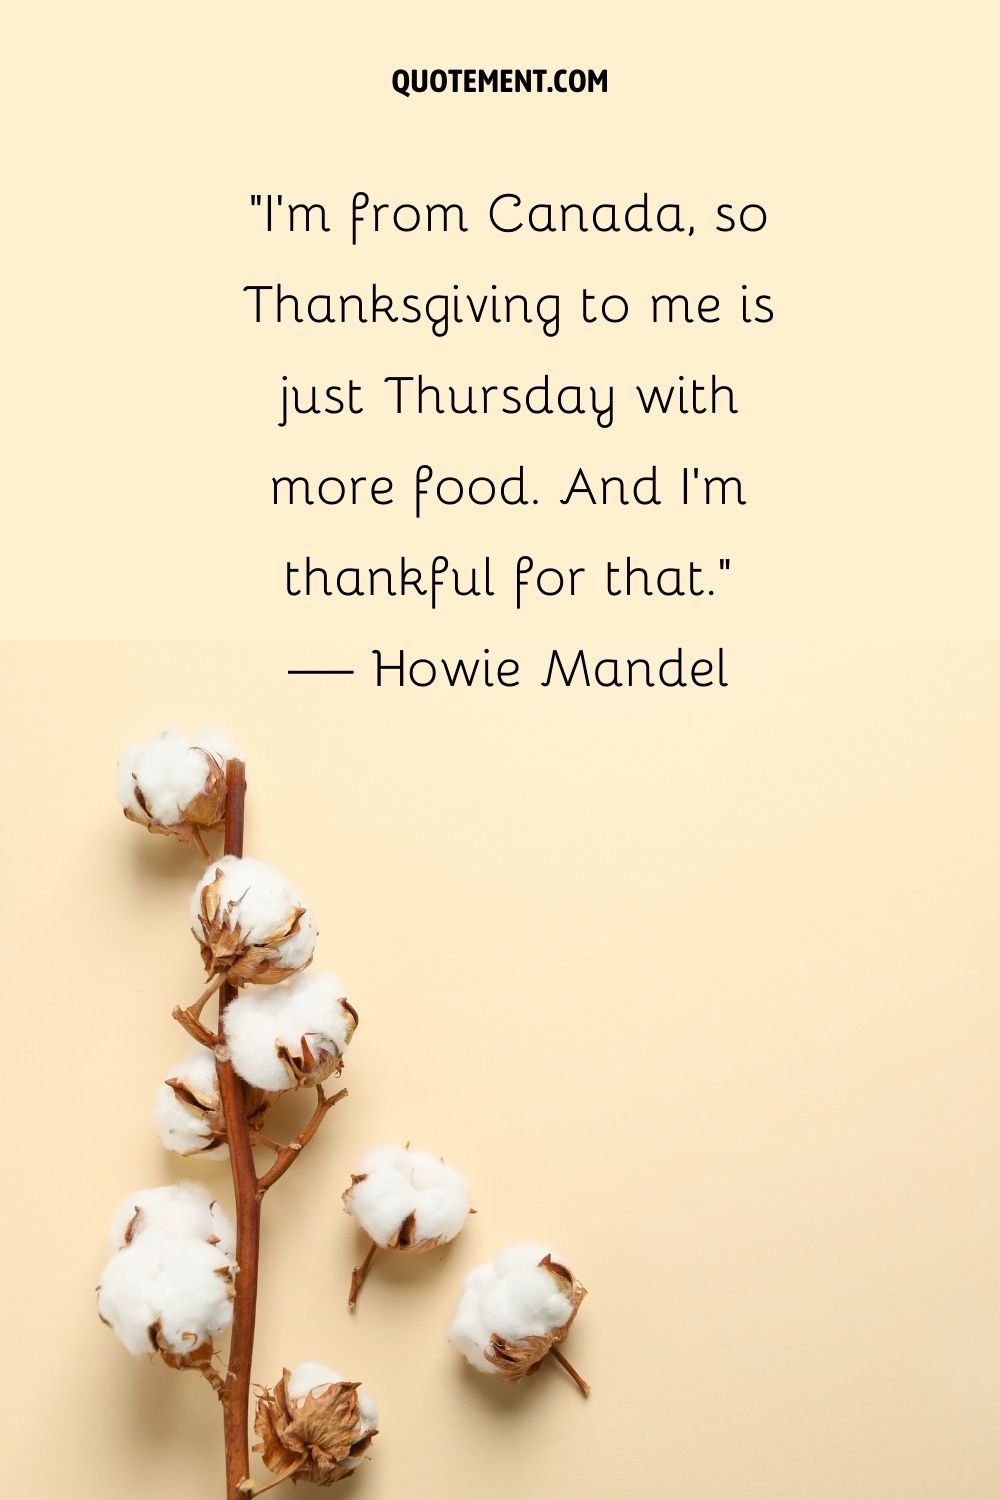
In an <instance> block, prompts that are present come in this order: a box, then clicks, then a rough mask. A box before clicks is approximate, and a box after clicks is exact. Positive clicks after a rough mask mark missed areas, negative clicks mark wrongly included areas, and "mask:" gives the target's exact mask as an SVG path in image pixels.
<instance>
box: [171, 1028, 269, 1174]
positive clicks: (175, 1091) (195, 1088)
mask: <svg viewBox="0 0 1000 1500" xmlns="http://www.w3.org/2000/svg"><path fill="white" fill-rule="evenodd" d="M246 1102H247V1120H248V1123H249V1125H250V1135H251V1138H252V1139H253V1138H256V1136H258V1135H259V1134H260V1131H261V1128H262V1126H263V1122H264V1115H265V1114H266V1112H267V1109H268V1106H269V1104H270V1102H271V1101H270V1099H268V1098H267V1097H266V1096H265V1095H262V1094H261V1093H260V1091H259V1090H251V1091H249V1092H248V1095H247V1101H246ZM153 1122H154V1124H155V1126H156V1133H157V1135H158V1136H159V1137H160V1140H161V1142H162V1143H163V1145H164V1146H166V1148H167V1150H168V1151H176V1152H177V1153H178V1154H179V1155H181V1156H217V1157H220V1158H222V1157H225V1156H227V1155H228V1154H229V1149H228V1147H227V1145H226V1120H225V1115H224V1114H223V1110H222V1100H221V1099H220V1097H219V1080H218V1076H217V1074H216V1071H215V1057H214V1055H213V1053H211V1052H210V1051H209V1049H208V1048H207V1047H195V1049H194V1051H193V1052H191V1053H190V1054H189V1055H188V1056H187V1057H186V1058H185V1060H184V1061H183V1062H182V1063H180V1064H178V1066H177V1067H176V1068H175V1069H174V1071H173V1073H172V1074H171V1075H170V1077H169V1078H168V1079H167V1081H166V1082H165V1083H161V1084H160V1087H159V1088H158V1089H157V1091H156V1097H155V1100H154V1103H153Z"/></svg>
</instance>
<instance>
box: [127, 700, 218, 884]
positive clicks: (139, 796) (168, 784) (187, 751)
mask: <svg viewBox="0 0 1000 1500" xmlns="http://www.w3.org/2000/svg"><path fill="white" fill-rule="evenodd" d="M236 753H237V751H236V747H235V746H234V745H233V743H232V741H231V740H230V739H229V736H228V735H227V734H225V732H224V731H223V730H221V729H215V728H212V727H210V726H207V725H206V726H204V727H203V728H201V729H199V730H198V732H197V733H196V734H195V735H194V737H193V738H191V739H189V738H188V737H187V735H184V734H180V733H179V732H178V730H176V729H165V730H164V731H163V733H162V734H158V735H155V736H154V738H153V739H151V740H145V741H144V742H143V743H142V744H139V745H129V746H128V747H127V748H126V749H125V751H124V752H123V753H122V756H121V758H120V760H119V762H118V776H117V792H118V800H119V802H120V803H121V805H122V808H123V810H124V812H125V816H126V818H130V819H131V821H132V822H133V823H141V824H142V826H143V827H144V828H147V829H149V831H150V832H151V833H170V834H174V835H175V836H176V837H177V838H179V839H180V840H181V841H182V842H183V843H195V844H197V845H198V847H199V849H200V850H201V851H202V853H203V854H204V855H205V857H206V858H207V857H208V850H207V849H206V848H205V844H204V841H203V839H202V832H203V831H204V830H206V829H211V828H221V826H222V824H223V821H224V819H225V816H226V761H227V760H229V759H232V758H233V757H234V756H235V755H236Z"/></svg>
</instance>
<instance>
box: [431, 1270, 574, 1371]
mask: <svg viewBox="0 0 1000 1500" xmlns="http://www.w3.org/2000/svg"><path fill="white" fill-rule="evenodd" d="M585 1296H586V1290H585V1288H584V1287H582V1286H581V1285H580V1283H579V1282H578V1281H577V1279H576V1277H575V1276H574V1275H573V1273H572V1271H570V1270H568V1269H567V1268H566V1266H564V1265H562V1264H561V1263H560V1262H559V1261H558V1260H556V1258H555V1257H554V1255H553V1253H552V1251H550V1250H546V1249H545V1247H544V1246H543V1245H534V1244H523V1245H514V1246H512V1247H511V1249H509V1250H503V1251H501V1253H500V1254H499V1255H498V1256H497V1257H496V1258H495V1259H494V1260H491V1261H488V1262H487V1263H486V1265H482V1266H477V1267H476V1269H475V1270H474V1271H470V1272H469V1274H468V1276H466V1278H465V1284H464V1287H463V1290H462V1296H461V1298H460V1300H459V1304H458V1308H457V1310H456V1313H455V1317H454V1320H453V1322H452V1325H451V1327H450V1328H449V1330H448V1338H449V1339H450V1341H451V1342H452V1343H453V1344H454V1345H455V1347H456V1349H459V1350H460V1351H461V1353H462V1354H464V1355H465V1357H466V1359H467V1360H468V1361H469V1363H470V1364H471V1365H475V1367H476V1369H477V1370H482V1371H484V1372H485V1373H486V1374H500V1375H502V1376H503V1377H504V1379H505V1380H510V1381H517V1380H523V1379H524V1377H525V1376H526V1375H532V1374H534V1372H535V1371H536V1370H537V1369H538V1367H539V1365H540V1364H541V1362H542V1360H543V1359H544V1358H545V1356H546V1355H547V1354H548V1353H549V1351H550V1350H551V1349H552V1347H553V1345H555V1344H558V1343H561V1342H562V1340H563V1339H564V1338H565V1337H566V1335H567V1333H568V1332H569V1329H570V1325H571V1324H572V1322H573V1319H574V1318H575V1317H576V1313H577V1309H578V1307H579V1306H580V1303H581V1302H582V1301H583V1298H584V1297H585ZM571 1373H572V1374H573V1376H574V1379H576V1380H577V1383H578V1384H579V1385H580V1387H581V1389H582V1390H584V1391H585V1392H586V1385H585V1382H583V1381H581V1380H580V1378H579V1376H577V1375H576V1373H575V1372H574V1371H571Z"/></svg>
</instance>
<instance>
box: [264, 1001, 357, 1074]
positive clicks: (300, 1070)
mask: <svg viewBox="0 0 1000 1500" xmlns="http://www.w3.org/2000/svg"><path fill="white" fill-rule="evenodd" d="M340 1003H341V1005H342V1006H343V1008H344V1010H345V1011H346V1012H347V1034H346V1036H345V1037H344V1046H345V1047H346V1046H347V1044H348V1042H349V1041H350V1040H351V1037H352V1036H353V1035H354V1032H355V1030H356V1029H357V1024H358V1013H357V1011H356V1010H355V1009H354V1006H353V1005H351V1004H350V1003H349V1001H348V1000H347V999H346V998H345V997H344V996H343V995H341V996H340ZM275 1051H276V1052H277V1054H278V1057H279V1058H280V1060H281V1062H282V1064H283V1066H284V1068H285V1071H286V1073H287V1074H288V1082H289V1087H290V1088H293V1089H305V1088H316V1087H317V1086H318V1085H319V1084H321V1083H325V1082H326V1080H327V1079H328V1078H330V1077H332V1076H333V1075H334V1074H339V1073H340V1072H342V1070H343V1067H344V1054H343V1053H342V1052H338V1051H337V1049H336V1048H333V1050H332V1051H328V1050H327V1049H326V1048H325V1047H315V1046H314V1044H313V1043H311V1042H310V1040H309V1037H308V1036H303V1037H300V1039H299V1045H298V1050H297V1051H295V1052H293V1051H291V1049H290V1048H288V1047H286V1046H285V1044H284V1043H283V1042H277V1043H276V1044H275Z"/></svg>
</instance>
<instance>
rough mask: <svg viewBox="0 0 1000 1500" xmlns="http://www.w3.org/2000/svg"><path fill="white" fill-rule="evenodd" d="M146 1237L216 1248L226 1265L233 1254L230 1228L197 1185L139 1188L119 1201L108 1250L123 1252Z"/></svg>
mask: <svg viewBox="0 0 1000 1500" xmlns="http://www.w3.org/2000/svg"><path fill="white" fill-rule="evenodd" d="M149 1233H153V1234H162V1235H167V1236H174V1237H175V1238H178V1239H195V1240H204V1241H205V1242H206V1243H207V1244H209V1245H218V1247H219V1249H220V1250H221V1251H222V1253H223V1255H225V1256H226V1258H227V1259H228V1260H230V1261H231V1260H232V1259H233V1256H234V1255H235V1253H236V1229H235V1227H234V1225H233V1224H232V1223H231V1221H230V1220H229V1219H228V1218H227V1217H226V1215H225V1214H224V1213H223V1211H222V1209H221V1208H220V1207H219V1205H218V1203H216V1202H215V1201H214V1199H213V1198H212V1195H211V1193H210V1192H209V1191H208V1188H207V1187H205V1186H204V1185H203V1184H202V1183H200V1182H176V1183H173V1184H172V1185H171V1186H169V1187H155V1188H141V1189H140V1190H139V1192H137V1193H130V1194H129V1196H128V1197H127V1198H123V1199H122V1201H121V1203H120V1204H119V1205H118V1209H117V1211H116V1213H115V1217H114V1219H113V1221H112V1224H111V1231H110V1240H111V1247H112V1249H114V1250H124V1248H125V1246H126V1245H130V1244H131V1243H132V1241H133V1240H134V1239H135V1238H136V1236H137V1235H140V1234H149Z"/></svg>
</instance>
